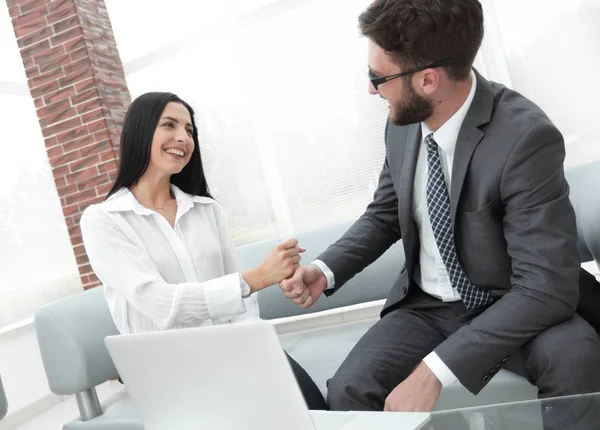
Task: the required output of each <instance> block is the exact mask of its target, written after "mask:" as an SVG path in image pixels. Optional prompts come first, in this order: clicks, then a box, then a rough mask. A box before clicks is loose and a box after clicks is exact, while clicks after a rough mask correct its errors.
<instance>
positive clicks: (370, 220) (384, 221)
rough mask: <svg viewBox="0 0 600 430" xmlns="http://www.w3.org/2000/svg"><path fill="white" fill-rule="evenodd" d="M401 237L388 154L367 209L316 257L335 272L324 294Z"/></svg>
mask: <svg viewBox="0 0 600 430" xmlns="http://www.w3.org/2000/svg"><path fill="white" fill-rule="evenodd" d="M386 135H387V128H386ZM400 238H401V234H400V227H399V222H398V196H397V195H396V190H395V189H394V184H393V181H392V176H391V173H390V166H389V163H388V159H387V157H386V159H385V161H384V164H383V169H382V170H381V174H380V176H379V183H378V186H377V189H376V190H375V194H374V197H373V201H372V202H371V203H370V204H369V205H368V207H367V209H366V210H365V213H364V214H363V215H362V216H361V217H360V218H359V219H358V220H357V221H356V222H355V223H354V224H353V225H352V226H351V227H350V229H349V230H348V231H347V232H346V233H345V234H344V235H343V236H342V237H341V238H340V239H339V240H338V241H337V242H336V243H334V244H333V245H331V246H330V247H329V248H328V249H327V250H326V251H325V252H324V253H322V254H321V255H319V256H318V257H317V260H321V261H322V262H324V263H325V264H326V265H327V267H329V269H330V270H331V271H332V272H333V274H334V275H335V288H332V289H330V290H327V291H325V294H326V295H331V294H333V293H334V292H335V291H337V290H338V289H339V288H340V287H341V286H342V285H344V284H345V283H346V282H347V281H348V280H350V279H352V277H354V276H355V275H356V274H357V273H360V272H361V271H362V270H363V269H364V268H365V267H367V266H368V265H370V264H371V263H373V262H374V261H375V260H377V259H378V258H379V257H380V256H381V255H382V254H383V253H384V252H385V251H386V250H387V249H388V248H389V247H390V246H392V245H393V244H394V243H396V242H397V241H398V240H399V239H400Z"/></svg>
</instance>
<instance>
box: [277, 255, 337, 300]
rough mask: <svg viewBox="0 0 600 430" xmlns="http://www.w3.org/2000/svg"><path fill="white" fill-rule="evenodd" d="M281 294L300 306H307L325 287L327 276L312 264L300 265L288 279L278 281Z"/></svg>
mask: <svg viewBox="0 0 600 430" xmlns="http://www.w3.org/2000/svg"><path fill="white" fill-rule="evenodd" d="M279 287H280V288H281V289H282V291H283V295H284V296H285V297H287V298H288V299H290V300H291V301H293V302H294V303H296V304H297V305H298V306H300V307H301V308H304V309H306V308H309V307H310V306H311V305H312V304H313V303H314V302H316V301H317V299H318V298H319V296H320V295H321V293H322V292H323V290H324V289H325V288H327V278H326V277H325V275H324V274H323V272H321V269H319V268H318V267H317V266H315V265H314V264H309V265H308V266H300V267H298V268H297V269H296V272H294V275H293V276H292V277H291V278H289V279H284V280H283V281H281V282H280V283H279Z"/></svg>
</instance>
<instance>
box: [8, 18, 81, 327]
mask: <svg viewBox="0 0 600 430" xmlns="http://www.w3.org/2000/svg"><path fill="white" fill-rule="evenodd" d="M0 39H1V40H2V43H0V47H1V48H0V58H2V68H0V100H1V102H0V129H2V156H1V157H0V327H3V326H6V325H8V324H12V323H14V322H17V321H20V320H23V319H25V318H29V317H30V316H31V315H33V313H34V311H35V310H36V309H38V308H39V307H40V306H42V305H44V304H46V303H49V302H51V301H53V300H57V299H59V298H62V297H66V296H68V295H70V294H73V293H74V292H77V291H81V281H80V279H79V272H78V271H77V265H76V263H75V257H74V256H73V251H72V249H71V243H70V241H69V235H68V233H67V227H66V225H65V220H64V218H63V214H62V210H61V207H60V201H59V199H58V194H57V192H56V188H55V186H54V179H53V177H52V171H51V170H50V164H49V162H48V157H47V153H46V148H45V146H44V139H43V137H42V132H41V130H40V128H39V125H38V120H37V116H36V113H35V108H34V105H33V101H32V99H31V97H30V95H29V90H28V89H27V80H26V78H25V72H24V70H23V64H22V63H21V57H20V55H19V50H18V47H17V42H16V40H15V38H14V33H13V30H12V26H11V23H10V18H9V16H8V11H7V9H6V7H0Z"/></svg>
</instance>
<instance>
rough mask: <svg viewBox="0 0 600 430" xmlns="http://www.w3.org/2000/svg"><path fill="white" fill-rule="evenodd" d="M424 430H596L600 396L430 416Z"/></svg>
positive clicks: (534, 402) (577, 397) (581, 396)
mask: <svg viewBox="0 0 600 430" xmlns="http://www.w3.org/2000/svg"><path fill="white" fill-rule="evenodd" d="M430 418H431V419H430V421H429V423H427V424H426V425H425V426H424V427H423V429H424V430H597V429H600V393H596V394H586V395H578V396H566V397H558V398H553V399H544V400H532V401H526V402H515V403H507V404H500V405H491V406H478V407H473V408H465V409H454V410H447V411H435V412H432V413H431V417H430Z"/></svg>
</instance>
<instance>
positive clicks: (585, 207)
mask: <svg viewBox="0 0 600 430" xmlns="http://www.w3.org/2000/svg"><path fill="white" fill-rule="evenodd" d="M565 175H566V177H567V181H568V182H569V187H570V189H571V190H570V199H571V203H572V204H573V208H574V209H575V216H576V218H577V235H578V238H577V239H578V240H577V247H578V249H579V256H580V258H581V262H582V263H585V262H587V261H592V260H595V261H596V263H598V264H599V267H600V191H598V190H599V189H600V162H598V161H597V162H593V163H588V164H583V165H581V166H576V167H571V168H569V169H567V170H566V171H565Z"/></svg>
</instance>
